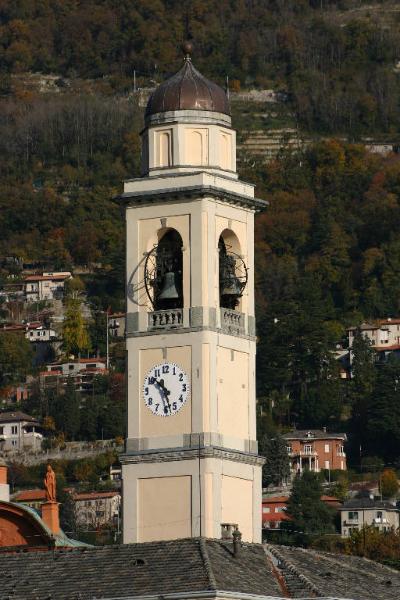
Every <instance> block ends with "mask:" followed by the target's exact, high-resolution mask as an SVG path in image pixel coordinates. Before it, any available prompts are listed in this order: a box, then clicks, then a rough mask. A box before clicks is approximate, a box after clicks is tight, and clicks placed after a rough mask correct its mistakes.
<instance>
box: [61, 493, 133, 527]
mask: <svg viewBox="0 0 400 600" xmlns="http://www.w3.org/2000/svg"><path fill="white" fill-rule="evenodd" d="M72 497H73V499H74V502H75V513H76V521H77V523H78V525H81V526H87V527H89V528H94V529H98V528H100V527H104V525H108V524H116V521H117V520H118V519H119V516H120V505H121V494H120V493H119V492H87V493H79V494H77V493H74V494H73V495H72Z"/></svg>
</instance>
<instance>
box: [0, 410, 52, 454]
mask: <svg viewBox="0 0 400 600" xmlns="http://www.w3.org/2000/svg"><path fill="white" fill-rule="evenodd" d="M42 440H43V434H42V427H41V425H40V423H39V422H38V421H37V420H36V419H35V418H34V417H30V416H29V415H27V414H25V413H22V412H19V411H16V412H4V413H0V450H1V451H3V452H5V451H12V450H14V451H21V450H33V451H36V450H40V449H41V445H42Z"/></svg>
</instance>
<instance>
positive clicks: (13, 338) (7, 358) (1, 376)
mask: <svg viewBox="0 0 400 600" xmlns="http://www.w3.org/2000/svg"><path fill="white" fill-rule="evenodd" d="M32 362H33V351H32V346H31V343H30V342H29V340H27V339H26V338H25V337H24V336H23V335H21V334H19V333H9V332H4V333H1V334H0V387H3V386H5V385H8V384H10V383H17V382H19V381H24V380H25V377H26V376H27V375H28V374H29V373H30V372H31V371H32Z"/></svg>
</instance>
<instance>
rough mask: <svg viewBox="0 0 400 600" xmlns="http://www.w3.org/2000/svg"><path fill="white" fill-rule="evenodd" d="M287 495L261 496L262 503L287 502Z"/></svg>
mask: <svg viewBox="0 0 400 600" xmlns="http://www.w3.org/2000/svg"><path fill="white" fill-rule="evenodd" d="M288 500H289V496H271V497H270V498H263V501H262V502H263V504H269V503H271V504H275V503H276V502H287V501H288Z"/></svg>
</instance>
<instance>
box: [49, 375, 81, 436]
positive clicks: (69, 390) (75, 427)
mask: <svg viewBox="0 0 400 600" xmlns="http://www.w3.org/2000/svg"><path fill="white" fill-rule="evenodd" d="M56 409H57V410H56V414H55V415H54V416H55V418H56V422H57V427H58V429H59V430H60V431H63V432H64V433H65V435H66V437H67V438H69V439H71V440H74V439H76V436H77V434H78V432H79V428H80V396H79V393H78V392H77V391H76V389H75V384H74V380H73V378H72V377H69V378H68V381H67V386H66V389H65V393H64V394H62V395H60V396H58V397H57V400H56Z"/></svg>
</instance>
